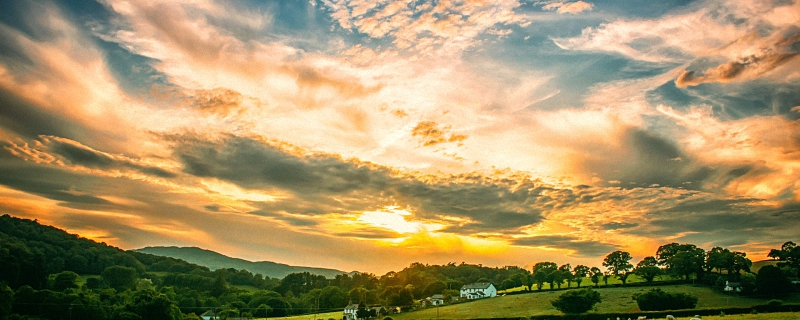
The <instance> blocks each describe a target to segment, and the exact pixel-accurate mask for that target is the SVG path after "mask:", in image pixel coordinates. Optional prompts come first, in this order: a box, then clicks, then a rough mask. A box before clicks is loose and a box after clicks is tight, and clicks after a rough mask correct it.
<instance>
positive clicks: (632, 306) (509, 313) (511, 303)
mask: <svg viewBox="0 0 800 320" xmlns="http://www.w3.org/2000/svg"><path fill="white" fill-rule="evenodd" d="M658 288H661V289H662V290H664V291H666V292H670V293H675V292H682V293H688V294H691V295H694V296H696V297H698V303H697V308H698V309H709V308H726V307H749V306H754V305H761V304H766V303H767V302H768V301H769V300H768V299H752V298H744V297H738V296H729V295H725V294H721V293H718V292H715V291H713V290H712V289H711V288H708V287H703V286H692V285H670V286H659V287H658ZM650 289H652V287H635V288H600V289H598V290H597V291H598V292H600V295H601V297H602V299H603V302H601V303H600V304H598V305H597V310H596V312H598V313H617V312H619V313H636V312H639V307H638V306H637V305H636V301H634V300H633V299H632V298H631V296H632V295H633V294H636V293H639V292H645V291H648V290H650ZM563 293H564V291H553V292H548V291H542V292H536V291H535V292H533V293H529V294H518V295H508V296H504V297H495V298H490V299H483V300H477V301H472V302H466V303H461V304H455V305H449V306H443V307H440V308H438V310H437V308H428V309H424V310H418V311H413V312H408V313H401V314H396V315H392V318H394V319H397V320H404V319H436V318H441V319H470V318H472V319H474V318H502V317H528V316H535V315H551V314H553V315H554V314H560V312H559V311H558V310H556V309H555V308H554V307H553V306H552V305H551V304H550V301H551V300H553V299H555V298H557V297H558V296H559V295H561V294H563ZM784 302H787V303H790V302H792V303H794V302H800V298H799V297H798V296H794V297H792V298H791V299H784Z"/></svg>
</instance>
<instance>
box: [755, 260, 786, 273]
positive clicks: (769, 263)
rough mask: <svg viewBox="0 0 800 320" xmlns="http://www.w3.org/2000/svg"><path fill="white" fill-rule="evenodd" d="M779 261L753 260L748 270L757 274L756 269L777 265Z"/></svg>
mask: <svg viewBox="0 0 800 320" xmlns="http://www.w3.org/2000/svg"><path fill="white" fill-rule="evenodd" d="M778 263H780V261H778V260H761V261H753V265H752V266H751V267H750V272H752V273H756V274H758V270H761V267H763V266H777V265H778Z"/></svg>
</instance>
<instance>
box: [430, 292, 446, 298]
mask: <svg viewBox="0 0 800 320" xmlns="http://www.w3.org/2000/svg"><path fill="white" fill-rule="evenodd" d="M431 299H444V295H443V294H441V293H437V294H434V295H432V296H431Z"/></svg>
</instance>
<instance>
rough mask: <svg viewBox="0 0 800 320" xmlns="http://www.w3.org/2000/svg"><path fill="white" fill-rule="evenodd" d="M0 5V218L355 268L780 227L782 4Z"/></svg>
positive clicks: (786, 141) (340, 0)
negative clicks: (12, 217) (27, 219)
mask: <svg viewBox="0 0 800 320" xmlns="http://www.w3.org/2000/svg"><path fill="white" fill-rule="evenodd" d="M2 6H3V8H2V10H0V11H1V12H0V48H3V49H2V50H0V146H2V148H0V200H1V201H0V214H9V215H13V216H18V217H22V218H30V219H38V220H39V221H40V222H42V223H44V224H50V225H54V226H56V227H59V228H63V229H66V230H67V231H69V232H73V233H81V235H82V236H85V237H91V238H93V239H95V240H98V241H106V242H107V243H109V244H113V245H117V246H121V247H122V248H124V249H135V248H140V247H144V246H157V245H164V246H199V247H203V248H205V249H210V250H216V251H219V252H220V253H223V254H228V255H236V256H239V257H243V258H247V259H252V260H270V261H275V262H280V263H286V264H293V265H308V266H316V267H328V268H337V269H341V270H360V271H367V272H374V273H377V274H380V273H383V272H387V271H390V270H398V269H400V268H403V267H404V266H407V265H409V264H410V263H412V262H421V263H431V264H434V263H449V262H454V261H455V262H462V261H464V262H467V263H476V264H483V265H487V266H504V265H518V266H530V265H531V264H532V263H535V262H537V261H545V260H549V261H556V262H558V263H559V264H563V263H571V264H573V265H575V264H579V263H583V264H587V265H599V264H600V263H599V262H600V261H601V260H602V258H603V257H604V256H605V255H606V254H608V253H610V252H612V251H615V250H627V251H628V252H630V253H631V254H633V256H634V260H636V261H638V260H639V259H641V258H643V257H644V256H645V255H652V254H653V253H654V250H655V249H656V248H658V246H660V245H662V244H666V243H670V242H679V243H692V244H695V245H697V246H699V247H702V248H705V249H709V248H711V247H713V246H723V247H726V248H730V249H731V250H736V251H744V252H747V253H748V257H750V258H751V259H752V260H754V261H757V260H761V259H766V254H767V252H766V251H767V250H768V248H775V247H778V246H779V245H780V244H782V243H784V242H785V241H790V240H792V241H798V239H799V238H800V231H799V230H800V182H798V181H800V58H798V55H800V51H799V50H798V48H800V31H798V28H797V26H798V25H800V2H798V1H740V0H685V1H684V0H674V1H673V0H670V1H658V2H649V1H648V2H641V3H639V2H636V1H611V0H597V1H574V0H570V1H550V0H486V1H460V0H456V1H423V0H419V1H417V0H398V1H361V0H336V1H333V0H311V1H296V0H275V1H238V0H233V1H216V0H191V1H190V0H177V1H176V0H153V1H132V0H103V1H93V0H85V1H59V0H43V1H25V0H10V1H5V2H4V3H3V5H2ZM636 261H634V262H636Z"/></svg>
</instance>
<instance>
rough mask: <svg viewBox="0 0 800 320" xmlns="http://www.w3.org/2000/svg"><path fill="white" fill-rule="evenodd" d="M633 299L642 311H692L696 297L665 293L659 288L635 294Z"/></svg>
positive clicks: (695, 303)
mask: <svg viewBox="0 0 800 320" xmlns="http://www.w3.org/2000/svg"><path fill="white" fill-rule="evenodd" d="M633 299H634V300H636V304H637V305H638V306H639V309H640V310H642V311H660V310H679V309H694V307H695V306H696V305H697V297H695V296H692V295H688V294H685V293H667V292H664V290H661V289H659V288H656V289H652V290H650V291H648V292H646V293H641V294H635V295H633Z"/></svg>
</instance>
